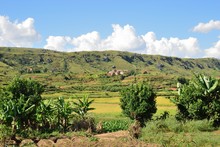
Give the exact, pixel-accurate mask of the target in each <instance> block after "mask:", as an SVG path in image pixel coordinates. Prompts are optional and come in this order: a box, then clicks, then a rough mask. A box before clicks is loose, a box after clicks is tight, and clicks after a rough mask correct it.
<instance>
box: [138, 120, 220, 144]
mask: <svg viewBox="0 0 220 147" xmlns="http://www.w3.org/2000/svg"><path fill="white" fill-rule="evenodd" d="M215 130H217V131H215ZM218 132H219V128H214V127H212V125H211V123H209V122H208V121H207V120H200V121H188V122H186V123H181V122H178V121H176V120H175V118H174V117H170V118H168V119H166V120H157V121H150V122H148V123H147V125H146V127H145V128H143V129H142V137H141V140H142V141H144V142H147V143H155V144H160V145H162V146H220V136H219V133H218Z"/></svg>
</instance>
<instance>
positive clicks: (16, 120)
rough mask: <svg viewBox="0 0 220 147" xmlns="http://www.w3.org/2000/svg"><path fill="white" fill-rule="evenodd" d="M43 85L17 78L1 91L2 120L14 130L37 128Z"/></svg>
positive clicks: (0, 109) (0, 114) (0, 116)
mask: <svg viewBox="0 0 220 147" xmlns="http://www.w3.org/2000/svg"><path fill="white" fill-rule="evenodd" d="M43 91H44V88H43V86H42V85H41V84H40V83H38V82H36V81H33V80H31V79H21V78H15V79H14V80H13V81H12V82H11V83H10V84H9V85H8V86H7V87H6V88H5V89H3V90H2V91H1V93H0V98H1V100H0V121H1V122H3V124H5V125H6V126H9V127H11V128H12V130H13V132H14V133H16V131H20V130H25V129H28V128H35V127H36V122H37V117H36V112H37V107H38V106H39V104H40V102H41V101H42V97H41V94H42V93H43Z"/></svg>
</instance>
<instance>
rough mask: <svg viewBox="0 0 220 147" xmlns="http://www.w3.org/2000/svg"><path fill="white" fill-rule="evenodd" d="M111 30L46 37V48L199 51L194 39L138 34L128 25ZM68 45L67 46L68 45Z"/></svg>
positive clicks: (183, 53) (170, 52)
mask: <svg viewBox="0 0 220 147" xmlns="http://www.w3.org/2000/svg"><path fill="white" fill-rule="evenodd" d="M112 28H113V32H112V34H111V35H109V36H107V37H106V38H104V39H101V38H100V35H99V33H98V32H96V31H93V32H90V33H87V34H83V35H81V36H79V37H75V38H72V39H71V38H70V37H62V36H49V37H48V39H47V45H45V48H49V49H53V50H59V51H85V50H87V51H92V50H100V51H101V50H119V51H130V52H136V53H144V54H160V55H165V56H178V57H198V56H199V55H200V54H201V50H200V49H199V46H198V40H197V39H196V38H192V37H189V38H187V39H179V38H169V39H168V38H161V39H159V40H158V39H157V38H156V35H155V33H154V32H148V33H147V34H145V35H140V36H138V35H137V34H136V32H135V29H134V27H132V26H130V25H125V26H123V27H122V26H120V25H118V24H114V25H112ZM67 47H68V48H67Z"/></svg>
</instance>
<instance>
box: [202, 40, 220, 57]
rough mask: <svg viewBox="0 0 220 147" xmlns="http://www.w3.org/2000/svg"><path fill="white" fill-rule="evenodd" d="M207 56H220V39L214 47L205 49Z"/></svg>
mask: <svg viewBox="0 0 220 147" xmlns="http://www.w3.org/2000/svg"><path fill="white" fill-rule="evenodd" d="M205 56H206V57H215V58H220V40H219V41H218V42H217V43H216V44H215V45H214V46H213V47H211V48H208V49H206V50H205Z"/></svg>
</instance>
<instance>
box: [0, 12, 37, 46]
mask: <svg viewBox="0 0 220 147" xmlns="http://www.w3.org/2000/svg"><path fill="white" fill-rule="evenodd" d="M39 40H40V34H39V33H37V31H36V30H35V28H34V19H33V18H27V19H26V20H24V21H23V22H21V23H17V22H11V21H10V20H9V18H8V17H6V16H0V46H13V47H32V45H33V43H34V42H37V41H39Z"/></svg>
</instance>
